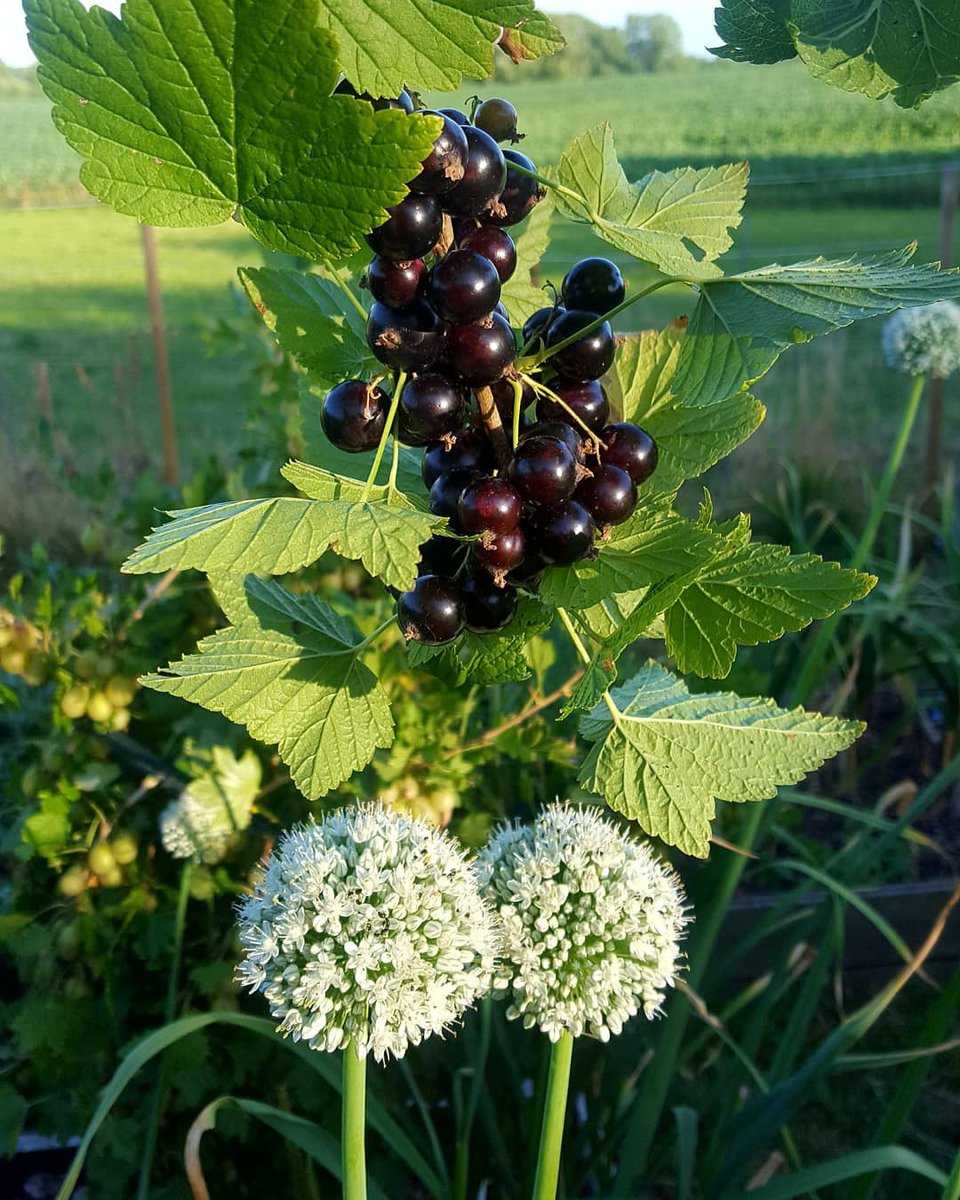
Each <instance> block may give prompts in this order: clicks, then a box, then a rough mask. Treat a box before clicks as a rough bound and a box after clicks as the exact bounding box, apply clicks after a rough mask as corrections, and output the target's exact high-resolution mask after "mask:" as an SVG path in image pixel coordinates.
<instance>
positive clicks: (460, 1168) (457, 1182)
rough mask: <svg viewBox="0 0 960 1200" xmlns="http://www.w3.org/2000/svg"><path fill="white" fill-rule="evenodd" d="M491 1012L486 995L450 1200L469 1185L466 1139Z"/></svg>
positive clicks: (461, 1196)
mask: <svg viewBox="0 0 960 1200" xmlns="http://www.w3.org/2000/svg"><path fill="white" fill-rule="evenodd" d="M492 1012H493V1009H492V1005H491V1002H490V997H489V996H487V997H486V998H485V999H484V1001H483V1003H482V1004H481V1006H480V1042H479V1046H478V1049H477V1056H476V1060H475V1061H474V1064H473V1076H472V1078H471V1080H470V1091H469V1094H468V1096H467V1104H466V1110H465V1112H464V1114H463V1120H462V1121H461V1122H460V1128H459V1129H458V1130H457V1146H456V1151H455V1153H454V1163H453V1200H467V1188H468V1186H469V1183H470V1136H471V1134H472V1133H473V1123H474V1121H475V1120H476V1116H477V1106H478V1104H479V1103H480V1095H481V1093H482V1091H483V1082H484V1073H485V1070H486V1065H487V1058H488V1057H489V1055H490V1026H491V1019H492Z"/></svg>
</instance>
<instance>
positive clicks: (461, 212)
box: [442, 125, 507, 217]
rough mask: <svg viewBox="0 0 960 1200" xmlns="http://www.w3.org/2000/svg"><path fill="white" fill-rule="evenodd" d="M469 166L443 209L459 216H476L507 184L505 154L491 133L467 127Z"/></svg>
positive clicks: (452, 190)
mask: <svg viewBox="0 0 960 1200" xmlns="http://www.w3.org/2000/svg"><path fill="white" fill-rule="evenodd" d="M463 132H464V134H465V136H466V139H467V150H468V154H467V167H466V170H465V171H464V173H463V178H462V179H461V180H460V182H459V183H458V184H457V185H456V187H453V188H451V189H450V191H449V192H446V193H445V194H444V196H443V200H442V203H443V207H444V208H445V209H446V210H447V212H448V213H451V214H452V215H453V216H455V217H476V216H478V215H479V214H480V213H482V212H483V210H484V209H485V208H486V207H487V205H488V204H489V203H490V201H491V200H493V198H494V197H495V196H499V194H500V193H501V192H502V191H503V187H504V184H505V183H506V182H507V164H506V161H505V159H504V157H503V151H502V150H501V149H500V147H499V146H498V145H497V143H496V142H495V141H494V140H493V138H492V137H490V135H489V134H488V133H484V132H483V130H482V129H477V127H476V126H475V125H465V126H464V127H463Z"/></svg>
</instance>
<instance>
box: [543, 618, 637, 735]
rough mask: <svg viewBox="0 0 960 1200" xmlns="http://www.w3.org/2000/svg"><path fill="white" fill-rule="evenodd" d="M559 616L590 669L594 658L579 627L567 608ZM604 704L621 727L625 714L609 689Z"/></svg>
mask: <svg viewBox="0 0 960 1200" xmlns="http://www.w3.org/2000/svg"><path fill="white" fill-rule="evenodd" d="M557 616H558V617H559V618H560V620H561V621H562V622H563V627H564V629H566V631H567V633H568V635H569V637H570V641H571V642H573V647H574V649H575V650H576V652H577V654H578V655H579V656H580V661H581V662H582V663H584V664H585V665H586V666H588V667H589V666H590V665H591V663H592V662H593V657H592V655H591V654H590V651H589V650H588V649H587V647H586V646H585V645H584V641H583V638H582V637H581V636H580V634H579V633H578V632H577V627H576V626H575V625H574V623H573V621H572V620H571V619H570V614H569V613H568V612H567V610H566V609H565V608H558V609H557ZM603 702H604V704H606V706H607V710H608V711H609V713H610V716H611V717H613V723H614V724H615V725H619V724H620V717H621V716H622V715H623V714H622V713H621V712H620V709H619V708H617V704H616V701H615V700H614V698H613V697H612V696H611V695H610V689H609V688H606V689H604V693H603Z"/></svg>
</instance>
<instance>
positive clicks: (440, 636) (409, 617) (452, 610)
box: [397, 575, 463, 646]
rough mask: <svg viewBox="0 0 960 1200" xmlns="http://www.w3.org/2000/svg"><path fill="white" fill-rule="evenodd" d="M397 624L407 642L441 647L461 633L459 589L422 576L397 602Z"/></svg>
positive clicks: (433, 578) (461, 608) (443, 581)
mask: <svg viewBox="0 0 960 1200" xmlns="http://www.w3.org/2000/svg"><path fill="white" fill-rule="evenodd" d="M397 621H398V623H399V625H400V629H401V630H402V631H403V636H404V637H405V638H406V639H407V641H408V642H422V643H423V645H425V646H442V645H443V643H444V642H450V641H453V639H454V638H455V637H456V636H457V634H458V633H459V632H460V630H461V629H463V603H462V601H461V598H460V589H459V588H458V587H457V585H456V584H455V583H453V582H451V581H450V580H449V579H441V578H440V577H439V575H421V576H420V578H419V579H418V580H417V582H416V583H415V584H414V585H413V588H412V590H411V591H409V592H404V593H403V594H402V595H401V596H400V598H399V599H398V600H397Z"/></svg>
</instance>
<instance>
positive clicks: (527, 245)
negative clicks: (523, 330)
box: [500, 192, 553, 326]
mask: <svg viewBox="0 0 960 1200" xmlns="http://www.w3.org/2000/svg"><path fill="white" fill-rule="evenodd" d="M552 216H553V198H552V196H551V195H550V193H549V192H548V193H547V195H546V196H544V198H543V199H542V200H541V201H540V203H539V204H538V205H537V206H536V208H535V209H534V210H533V212H532V213H531V214H530V216H529V217H528V218H527V220H526V223H525V225H524V230H523V233H521V234H520V236H519V237H518V238H517V241H516V246H517V267H516V270H515V271H514V273H513V274H512V275H511V276H510V278H509V279H508V280H507V282H506V283H505V284H504V285H503V288H502V289H501V293H500V298H501V299H502V300H503V303H504V304H505V305H506V308H507V312H509V314H510V320H511V321H512V322H513V324H514V325H516V326H520V325H522V324H523V322H524V321H526V319H527V318H528V317H530V316H532V315H533V314H534V313H535V312H536V311H537V309H538V308H543V307H544V306H545V305H547V304H549V303H550V301H549V299H548V297H547V295H546V293H545V292H544V291H543V290H542V289H541V288H540V287H538V286H537V284H535V283H534V281H533V274H532V273H533V272H534V271H536V269H537V267H538V266H539V265H540V262H541V260H542V259H543V256H544V255H545V254H546V252H547V248H548V247H549V245H550V219H551V217H552Z"/></svg>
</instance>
